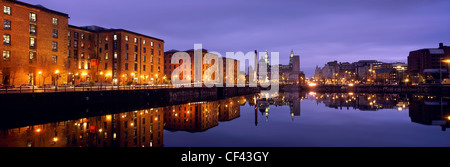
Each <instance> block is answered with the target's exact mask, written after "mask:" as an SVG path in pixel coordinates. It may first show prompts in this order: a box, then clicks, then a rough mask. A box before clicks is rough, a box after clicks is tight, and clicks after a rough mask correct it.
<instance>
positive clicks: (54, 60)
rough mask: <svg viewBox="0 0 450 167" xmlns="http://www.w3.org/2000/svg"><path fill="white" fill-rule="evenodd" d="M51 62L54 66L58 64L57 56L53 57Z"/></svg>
mask: <svg viewBox="0 0 450 167" xmlns="http://www.w3.org/2000/svg"><path fill="white" fill-rule="evenodd" d="M52 62H53V63H55V64H56V62H58V56H55V55H53V56H52Z"/></svg>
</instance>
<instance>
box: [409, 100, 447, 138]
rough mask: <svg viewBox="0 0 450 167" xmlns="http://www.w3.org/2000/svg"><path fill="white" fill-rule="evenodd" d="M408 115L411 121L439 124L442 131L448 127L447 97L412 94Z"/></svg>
mask: <svg viewBox="0 0 450 167" xmlns="http://www.w3.org/2000/svg"><path fill="white" fill-rule="evenodd" d="M412 99H413V100H412V101H411V105H410V109H409V117H410V118H411V121H412V122H415V123H419V124H423V125H432V126H440V127H441V129H442V131H446V129H447V128H449V127H450V106H449V101H450V98H449V97H437V96H423V95H414V96H413V97H412Z"/></svg>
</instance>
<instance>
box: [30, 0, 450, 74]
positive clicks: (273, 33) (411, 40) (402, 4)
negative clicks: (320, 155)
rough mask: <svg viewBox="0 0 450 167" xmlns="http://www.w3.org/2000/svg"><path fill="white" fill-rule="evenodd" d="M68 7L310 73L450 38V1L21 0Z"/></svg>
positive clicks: (75, 21) (91, 21)
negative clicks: (264, 54)
mask: <svg viewBox="0 0 450 167" xmlns="http://www.w3.org/2000/svg"><path fill="white" fill-rule="evenodd" d="M22 1H24V2H27V3H31V4H41V5H43V6H45V7H47V8H49V9H53V10H57V11H61V12H64V13H67V14H69V16H70V19H69V24H72V25H76V26H85V25H98V26H102V27H106V28H123V29H128V30H131V31H135V32H138V33H142V34H146V35H149V36H153V37H156V38H161V39H163V40H164V41H165V50H166V51H167V50H170V49H178V50H187V49H191V48H193V46H194V43H202V44H203V48H205V49H208V50H209V51H216V52H219V53H222V55H225V52H237V51H242V52H249V51H254V50H258V51H266V50H267V51H269V52H279V53H280V58H281V60H280V62H281V63H282V64H286V63H287V62H288V56H289V53H290V51H291V50H294V53H295V54H296V55H300V61H301V63H300V64H301V70H303V71H305V73H306V75H307V77H311V76H312V75H313V73H314V68H315V66H316V65H319V66H323V65H324V64H325V63H326V62H327V61H333V60H337V61H342V62H345V61H348V62H354V61H357V60H367V59H372V60H381V61H385V62H396V61H400V62H406V58H407V56H408V52H409V51H411V50H416V49H421V48H433V47H434V48H436V47H437V46H438V44H439V42H443V43H444V44H445V45H450V1H448V0H395V1H393V0H309V1H300V0H298V1H294V0H290V1H287V0H286V1H285V0H277V1H276V0H271V1H268V0H244V1H243V0H226V1H225V0H222V1H215V0H160V1H153V0H127V1H125V0H75V1H66V0H64V1H61V0H39V1H37V0H34V1H33V0H22Z"/></svg>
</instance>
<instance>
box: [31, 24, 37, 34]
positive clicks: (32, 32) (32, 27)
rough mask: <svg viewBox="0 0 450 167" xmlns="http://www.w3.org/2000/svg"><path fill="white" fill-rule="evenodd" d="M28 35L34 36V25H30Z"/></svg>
mask: <svg viewBox="0 0 450 167" xmlns="http://www.w3.org/2000/svg"><path fill="white" fill-rule="evenodd" d="M30 34H31V35H36V25H34V24H30Z"/></svg>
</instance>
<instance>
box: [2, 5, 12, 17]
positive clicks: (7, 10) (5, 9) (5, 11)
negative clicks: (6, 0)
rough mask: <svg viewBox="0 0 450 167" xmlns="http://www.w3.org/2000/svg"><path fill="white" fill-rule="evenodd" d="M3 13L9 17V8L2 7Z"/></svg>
mask: <svg viewBox="0 0 450 167" xmlns="http://www.w3.org/2000/svg"><path fill="white" fill-rule="evenodd" d="M3 13H4V14H7V15H11V7H9V6H3Z"/></svg>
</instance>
